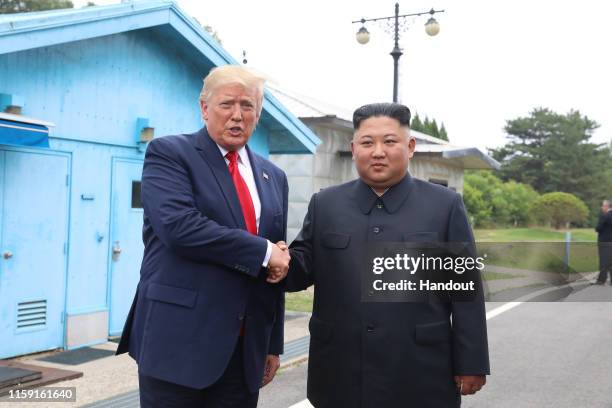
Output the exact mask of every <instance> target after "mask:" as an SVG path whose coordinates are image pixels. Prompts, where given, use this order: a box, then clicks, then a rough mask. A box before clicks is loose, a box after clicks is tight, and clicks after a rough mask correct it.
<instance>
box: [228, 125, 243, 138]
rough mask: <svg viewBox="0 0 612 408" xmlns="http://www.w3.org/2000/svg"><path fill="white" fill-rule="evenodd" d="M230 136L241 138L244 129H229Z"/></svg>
mask: <svg viewBox="0 0 612 408" xmlns="http://www.w3.org/2000/svg"><path fill="white" fill-rule="evenodd" d="M228 131H229V133H230V135H232V136H240V135H242V132H243V130H242V128H241V127H240V126H232V127H231V128H229V129H228Z"/></svg>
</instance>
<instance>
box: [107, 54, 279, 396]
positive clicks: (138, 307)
mask: <svg viewBox="0 0 612 408" xmlns="http://www.w3.org/2000/svg"><path fill="white" fill-rule="evenodd" d="M263 86H264V79H263V78H261V77H259V76H256V75H254V74H253V73H251V72H249V71H248V70H246V69H245V68H242V67H238V66H225V67H220V68H215V69H213V70H211V72H210V73H209V75H208V76H207V77H206V78H205V79H204V87H203V89H202V93H201V95H200V107H201V112H202V118H203V119H204V121H205V122H206V127H205V128H203V129H201V130H200V131H198V132H196V133H193V134H183V135H176V136H167V137H162V138H159V139H154V140H153V141H152V142H151V143H150V145H149V147H148V149H147V153H146V156H145V162H144V168H143V175H142V204H143V208H144V228H143V240H144V245H145V250H144V259H143V261H142V267H141V271H140V282H139V284H138V289H137V292H136V296H135V299H134V303H133V304H132V308H131V310H130V313H129V315H128V318H127V321H126V324H125V328H124V331H123V336H122V338H121V343H120V344H119V347H118V350H117V353H118V354H120V353H125V352H128V351H129V354H130V355H131V356H132V357H133V358H134V359H135V360H136V361H137V363H138V371H139V385H140V399H141V406H142V407H181V408H184V407H241V408H242V407H255V406H256V405H257V399H258V393H259V388H260V387H262V386H264V385H266V384H267V383H268V382H270V381H271V380H272V378H273V377H274V375H275V373H276V370H277V369H278V367H279V365H280V363H279V357H278V356H279V355H280V354H281V353H282V352H283V324H284V295H283V292H282V289H281V287H280V286H279V285H278V284H275V283H271V282H268V281H267V279H268V273H267V270H266V268H274V269H275V270H277V269H278V270H280V271H284V272H285V273H286V271H287V269H288V265H289V254H288V251H283V250H281V249H280V248H279V246H277V245H276V244H273V243H276V242H280V241H283V240H285V234H286V227H287V196H288V186H287V178H286V176H285V174H284V173H283V171H281V170H280V169H278V168H277V167H276V166H274V165H273V164H272V163H270V162H269V161H267V160H266V159H264V158H262V157H260V156H258V155H257V154H255V153H253V152H252V151H251V150H250V149H249V148H248V146H246V143H247V142H248V140H249V138H250V136H251V134H252V133H253V130H254V129H255V126H256V124H257V121H258V120H259V118H260V114H261V109H262V100H263Z"/></svg>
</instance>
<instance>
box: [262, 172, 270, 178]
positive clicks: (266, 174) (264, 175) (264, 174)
mask: <svg viewBox="0 0 612 408" xmlns="http://www.w3.org/2000/svg"><path fill="white" fill-rule="evenodd" d="M263 178H265V179H266V180H268V179H269V178H270V177H269V176H268V173H266V172H265V171H264V172H263Z"/></svg>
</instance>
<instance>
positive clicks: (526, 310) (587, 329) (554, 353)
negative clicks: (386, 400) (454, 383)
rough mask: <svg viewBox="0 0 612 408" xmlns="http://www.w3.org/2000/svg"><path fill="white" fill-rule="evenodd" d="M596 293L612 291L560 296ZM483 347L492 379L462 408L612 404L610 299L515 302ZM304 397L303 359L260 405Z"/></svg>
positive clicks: (281, 405) (270, 407) (280, 405)
mask: <svg viewBox="0 0 612 408" xmlns="http://www.w3.org/2000/svg"><path fill="white" fill-rule="evenodd" d="M603 290H606V291H610V293H611V294H612V288H610V287H609V286H608V287H605V288H603V287H596V288H592V289H588V290H586V291H583V292H581V293H580V296H576V298H570V299H567V300H577V299H579V300H583V299H584V298H588V296H587V295H588V294H592V293H593V291H603ZM595 298H600V297H598V296H596V297H595ZM501 305H502V304H501V303H491V304H487V310H488V311H490V310H492V309H494V308H496V307H499V306H501ZM489 346H490V353H491V370H492V376H490V377H488V383H487V385H486V387H485V388H484V389H483V391H482V392H480V393H479V394H476V395H475V396H470V397H465V398H464V399H463V404H462V406H463V407H464V408H481V407H482V408H485V407H486V408H491V407H494V408H506V407H508V408H531V407H533V408H547V407H551V408H553V407H554V408H565V407H567V408H612V378H611V377H612V302H571V301H570V302H556V303H539V302H531V303H522V304H520V305H518V306H517V307H514V308H512V309H509V310H507V311H506V312H504V313H501V314H499V315H496V316H495V317H493V318H492V319H490V320H489ZM305 395H306V364H302V365H300V366H297V367H294V368H291V369H288V370H285V371H284V372H283V373H281V375H279V377H278V378H277V379H275V381H274V382H273V383H272V384H271V385H270V386H269V387H266V388H265V389H263V390H262V393H261V397H260V405H259V406H260V407H262V408H288V407H290V406H291V405H293V404H296V403H298V402H300V401H302V400H303V399H304V398H305Z"/></svg>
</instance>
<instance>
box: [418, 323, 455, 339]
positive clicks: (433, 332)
mask: <svg viewBox="0 0 612 408" xmlns="http://www.w3.org/2000/svg"><path fill="white" fill-rule="evenodd" d="M415 332H416V342H417V343H419V344H435V343H442V342H447V341H449V340H450V337H451V327H450V323H449V322H446V321H444V322H435V323H426V324H418V325H417V326H416V327H415Z"/></svg>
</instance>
